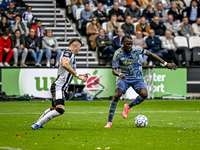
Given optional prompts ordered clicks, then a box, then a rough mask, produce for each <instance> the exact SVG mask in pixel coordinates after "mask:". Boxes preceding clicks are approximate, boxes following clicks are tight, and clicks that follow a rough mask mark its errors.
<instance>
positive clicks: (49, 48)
mask: <svg viewBox="0 0 200 150" xmlns="http://www.w3.org/2000/svg"><path fill="white" fill-rule="evenodd" d="M42 49H43V54H44V53H46V59H47V63H46V66H47V67H50V59H51V54H52V53H56V64H55V67H58V64H59V60H60V56H61V53H62V52H61V50H60V49H59V48H58V42H57V40H56V38H55V37H53V32H52V30H47V34H46V36H45V37H44V38H43V39H42Z"/></svg>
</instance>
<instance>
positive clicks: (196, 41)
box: [189, 36, 200, 62]
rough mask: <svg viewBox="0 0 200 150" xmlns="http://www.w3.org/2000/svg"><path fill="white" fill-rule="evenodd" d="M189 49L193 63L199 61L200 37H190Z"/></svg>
mask: <svg viewBox="0 0 200 150" xmlns="http://www.w3.org/2000/svg"><path fill="white" fill-rule="evenodd" d="M189 48H190V49H191V50H192V56H193V62H195V61H200V37H195V36H193V37H190V38H189Z"/></svg>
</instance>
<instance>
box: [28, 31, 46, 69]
mask: <svg viewBox="0 0 200 150" xmlns="http://www.w3.org/2000/svg"><path fill="white" fill-rule="evenodd" d="M25 41H26V47H27V49H28V53H29V54H30V55H31V56H32V57H33V59H34V60H35V66H36V67H41V66H42V65H41V64H40V62H41V59H42V56H43V50H42V49H40V43H41V42H40V40H39V38H38V37H37V36H35V29H33V28H30V30H29V35H28V36H26V37H25Z"/></svg>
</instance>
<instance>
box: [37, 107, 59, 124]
mask: <svg viewBox="0 0 200 150" xmlns="http://www.w3.org/2000/svg"><path fill="white" fill-rule="evenodd" d="M57 116H60V113H59V112H57V111H56V110H52V111H50V112H49V113H48V114H46V115H45V116H44V117H43V118H41V119H40V120H39V121H38V122H37V124H38V125H39V126H41V125H43V124H44V123H46V122H48V121H50V120H51V119H53V118H55V117H57Z"/></svg>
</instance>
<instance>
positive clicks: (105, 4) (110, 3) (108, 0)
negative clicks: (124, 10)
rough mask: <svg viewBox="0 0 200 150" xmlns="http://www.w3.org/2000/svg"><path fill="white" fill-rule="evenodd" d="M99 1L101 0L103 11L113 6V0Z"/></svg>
mask: <svg viewBox="0 0 200 150" xmlns="http://www.w3.org/2000/svg"><path fill="white" fill-rule="evenodd" d="M99 2H102V4H103V9H104V10H105V11H106V10H107V9H111V8H113V0H100V1H99Z"/></svg>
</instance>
